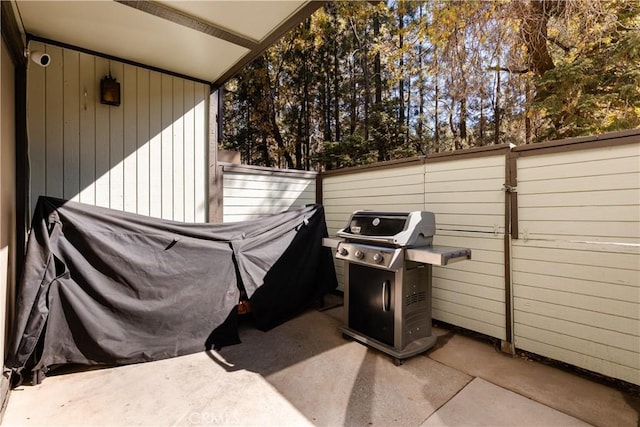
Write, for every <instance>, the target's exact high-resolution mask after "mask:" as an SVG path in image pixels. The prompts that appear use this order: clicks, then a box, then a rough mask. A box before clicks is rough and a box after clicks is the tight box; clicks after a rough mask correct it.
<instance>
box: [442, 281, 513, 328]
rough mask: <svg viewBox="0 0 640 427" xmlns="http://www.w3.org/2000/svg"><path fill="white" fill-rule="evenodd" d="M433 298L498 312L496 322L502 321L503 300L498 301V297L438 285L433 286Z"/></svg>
mask: <svg viewBox="0 0 640 427" xmlns="http://www.w3.org/2000/svg"><path fill="white" fill-rule="evenodd" d="M433 299H434V300H438V301H447V302H450V303H452V304H460V305H464V306H467V307H473V308H475V309H478V310H482V311H487V312H490V313H495V314H498V315H500V320H498V322H497V323H496V324H497V325H501V324H502V323H503V322H502V319H503V318H504V317H503V316H504V301H500V300H499V299H490V298H485V297H484V296H476V295H472V294H469V293H462V292H453V290H451V289H444V288H440V287H434V288H433Z"/></svg>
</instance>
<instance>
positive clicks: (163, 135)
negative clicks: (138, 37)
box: [27, 42, 209, 222]
mask: <svg viewBox="0 0 640 427" xmlns="http://www.w3.org/2000/svg"><path fill="white" fill-rule="evenodd" d="M30 49H31V50H32V51H36V50H39V51H44V52H47V53H48V54H50V55H51V65H50V66H49V67H47V68H41V67H37V66H35V65H34V64H33V63H30V64H29V70H28V83H27V92H28V94H27V98H28V100H27V102H28V106H27V108H28V124H27V127H28V132H29V157H30V167H31V196H30V203H31V211H32V210H33V208H34V207H35V203H36V201H37V198H38V196H40V195H47V196H53V197H61V198H65V199H70V200H74V201H78V202H82V203H87V204H92V205H98V206H104V207H109V208H113V209H119V210H124V211H127V212H133V213H139V214H142V215H149V216H153V217H159V218H165V219H171V220H176V221H186V222H204V221H205V220H206V211H207V197H206V192H205V185H204V184H205V183H206V182H207V176H206V174H207V169H206V167H207V166H206V165H207V163H206V162H207V145H206V143H205V141H206V132H207V130H206V123H207V107H206V106H207V105H208V98H209V87H208V86H207V85H204V84H200V83H195V82H193V81H190V80H185V79H180V78H176V77H172V76H169V75H165V74H161V73H158V72H154V71H149V70H147V69H144V68H139V67H135V66H133V65H128V64H123V63H121V62H118V61H110V60H107V59H104V58H100V57H96V56H92V55H88V54H85V53H80V52H77V51H74V50H69V49H63V48H60V47H57V46H52V45H44V44H42V43H37V42H32V43H30ZM108 74H111V75H112V76H113V77H115V78H116V79H117V80H118V82H119V83H120V87H121V105H120V106H119V107H115V106H107V105H103V104H101V103H100V94H99V88H100V80H101V79H102V78H103V77H104V76H106V75H108Z"/></svg>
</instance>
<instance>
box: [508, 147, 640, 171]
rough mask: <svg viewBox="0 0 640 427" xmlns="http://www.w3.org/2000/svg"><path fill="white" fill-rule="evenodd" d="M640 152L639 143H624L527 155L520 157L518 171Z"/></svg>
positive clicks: (626, 156) (622, 157) (636, 155)
mask: <svg viewBox="0 0 640 427" xmlns="http://www.w3.org/2000/svg"><path fill="white" fill-rule="evenodd" d="M639 154H640V152H639V151H638V144H624V145H618V146H611V147H604V148H597V149H589V150H571V151H567V152H564V153H550V154H542V155H537V156H527V157H522V158H519V159H518V171H521V170H524V169H527V168H537V167H546V166H549V165H559V166H563V167H564V166H567V165H569V166H571V165H573V164H575V163H587V162H591V161H602V160H603V159H626V158H629V157H638V156H639Z"/></svg>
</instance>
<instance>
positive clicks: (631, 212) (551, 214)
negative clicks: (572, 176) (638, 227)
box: [518, 205, 640, 224]
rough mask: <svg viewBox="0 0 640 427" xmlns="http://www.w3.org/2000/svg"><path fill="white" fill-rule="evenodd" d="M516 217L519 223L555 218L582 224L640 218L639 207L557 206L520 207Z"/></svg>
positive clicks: (634, 221) (625, 221)
mask: <svg viewBox="0 0 640 427" xmlns="http://www.w3.org/2000/svg"><path fill="white" fill-rule="evenodd" d="M518 216H519V219H520V220H521V221H553V222H555V220H556V219H557V218H562V219H563V220H565V221H566V220H574V221H582V222H587V221H588V222H612V221H615V222H624V223H629V222H630V223H636V224H637V220H638V218H640V205H622V206H615V205H609V206H607V208H606V209H603V208H602V206H558V207H555V206H554V207H522V206H519V210H518Z"/></svg>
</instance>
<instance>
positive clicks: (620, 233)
mask: <svg viewBox="0 0 640 427" xmlns="http://www.w3.org/2000/svg"><path fill="white" fill-rule="evenodd" d="M519 227H520V229H519V237H520V238H521V239H525V240H527V239H546V240H549V239H554V238H555V239H564V240H580V239H587V240H591V241H594V242H595V241H602V242H616V241H617V242H620V243H625V242H626V243H637V242H638V239H640V225H639V224H638V223H637V222H629V223H623V222H616V221H565V220H564V218H563V219H557V220H549V221H524V220H523V221H520V225H519Z"/></svg>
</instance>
